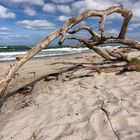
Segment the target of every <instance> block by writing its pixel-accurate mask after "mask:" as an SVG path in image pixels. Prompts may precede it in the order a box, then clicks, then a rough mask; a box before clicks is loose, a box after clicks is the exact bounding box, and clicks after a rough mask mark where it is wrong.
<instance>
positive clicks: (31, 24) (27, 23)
mask: <svg viewBox="0 0 140 140" xmlns="http://www.w3.org/2000/svg"><path fill="white" fill-rule="evenodd" d="M17 25H19V26H21V27H23V28H26V29H33V30H45V29H54V28H55V25H54V24H53V23H51V22H48V21H47V20H23V21H18V22H17Z"/></svg>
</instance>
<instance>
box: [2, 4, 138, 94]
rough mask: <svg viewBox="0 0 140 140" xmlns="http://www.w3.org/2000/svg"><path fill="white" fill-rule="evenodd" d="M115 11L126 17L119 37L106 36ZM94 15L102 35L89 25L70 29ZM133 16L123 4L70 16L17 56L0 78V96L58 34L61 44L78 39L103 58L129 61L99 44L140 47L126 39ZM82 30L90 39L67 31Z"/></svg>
mask: <svg viewBox="0 0 140 140" xmlns="http://www.w3.org/2000/svg"><path fill="white" fill-rule="evenodd" d="M113 13H119V14H121V15H122V17H124V21H123V25H122V27H121V31H120V33H119V36H118V38H111V37H110V38H106V37H105V36H104V35H103V33H104V31H105V29H104V25H105V21H106V17H107V16H109V15H111V14H113ZM94 16H95V17H100V18H101V20H100V28H99V30H100V32H101V33H100V35H99V34H98V33H96V32H95V31H93V30H92V29H91V28H90V27H87V26H81V27H79V28H78V29H76V30H73V31H72V30H71V31H70V30H69V29H71V28H72V27H73V26H74V25H76V24H78V23H80V22H82V21H84V20H85V19H87V18H89V17H94ZM131 17H132V12H131V11H130V10H128V9H126V8H124V7H122V6H115V7H110V8H108V9H105V10H89V11H87V12H85V13H83V14H81V15H79V16H77V17H75V18H70V19H69V20H68V21H67V22H66V23H65V25H64V27H62V28H60V29H58V30H57V31H55V32H54V33H52V34H51V35H49V36H48V37H47V38H46V39H44V41H42V42H41V43H39V44H38V45H37V46H35V47H34V48H32V49H31V50H30V51H28V52H27V53H25V54H24V55H22V56H18V57H17V58H16V59H17V61H16V62H15V64H14V65H13V66H12V67H11V68H10V69H9V71H8V73H7V75H6V76H5V77H4V78H3V79H2V80H0V97H2V96H3V95H4V92H5V90H6V88H7V86H8V84H9V82H10V81H11V79H12V78H13V77H14V75H15V73H16V72H17V71H18V70H19V68H20V67H21V66H22V65H23V64H24V63H26V62H27V61H28V60H29V59H31V58H32V57H33V56H35V55H36V54H38V53H39V52H40V51H41V50H42V49H44V48H46V47H47V46H48V45H49V44H50V43H51V42H52V41H53V40H54V39H55V38H57V37H58V36H61V39H60V41H59V44H60V45H62V44H63V42H64V41H65V40H66V39H76V40H78V41H79V42H82V43H83V44H85V45H86V46H87V47H88V48H89V49H92V50H94V51H95V52H96V53H98V54H99V55H101V56H102V57H103V58H105V59H107V60H116V59H118V58H119V59H120V60H122V61H127V57H126V56H125V55H124V54H123V53H120V52H111V51H109V50H102V49H100V48H98V47H97V46H98V45H100V44H107V43H122V44H126V45H128V46H129V47H132V48H136V49H140V42H138V41H133V40H127V39H124V38H125V34H126V32H127V27H128V23H129V21H130V20H131ZM80 30H87V31H88V32H89V33H90V34H91V36H92V37H91V38H90V39H80V38H67V37H66V34H67V33H69V34H74V33H76V32H78V31H80Z"/></svg>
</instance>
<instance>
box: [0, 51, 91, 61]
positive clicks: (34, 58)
mask: <svg viewBox="0 0 140 140" xmlns="http://www.w3.org/2000/svg"><path fill="white" fill-rule="evenodd" d="M88 53H89V54H90V53H94V52H92V51H91V52H80V53H71V54H63V55H55V56H43V57H33V58H32V59H30V60H36V59H44V58H50V57H63V56H72V55H77V54H88ZM30 60H29V61H30ZM6 62H16V60H3V61H1V60H0V63H6Z"/></svg>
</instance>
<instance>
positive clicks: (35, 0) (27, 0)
mask: <svg viewBox="0 0 140 140" xmlns="http://www.w3.org/2000/svg"><path fill="white" fill-rule="evenodd" d="M6 1H7V2H10V3H16V4H21V3H29V4H34V5H43V4H44V1H43V0H6Z"/></svg>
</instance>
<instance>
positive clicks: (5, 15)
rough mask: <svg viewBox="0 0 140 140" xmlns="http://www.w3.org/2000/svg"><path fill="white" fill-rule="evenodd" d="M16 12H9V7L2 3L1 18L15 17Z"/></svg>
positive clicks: (0, 6) (0, 7)
mask: <svg viewBox="0 0 140 140" xmlns="http://www.w3.org/2000/svg"><path fill="white" fill-rule="evenodd" d="M15 17H16V14H15V13H13V12H9V11H8V10H7V8H5V7H4V6H2V5H0V18H2V19H8V18H15Z"/></svg>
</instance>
